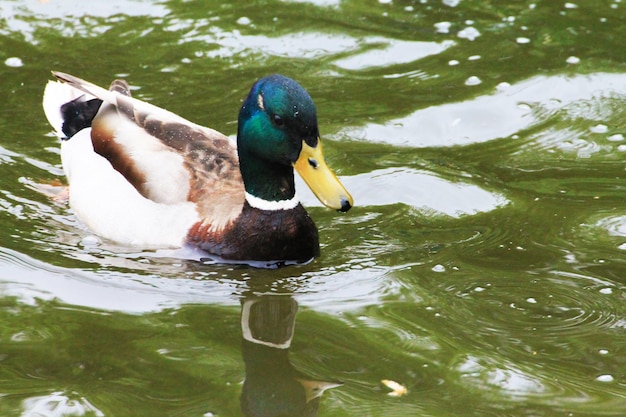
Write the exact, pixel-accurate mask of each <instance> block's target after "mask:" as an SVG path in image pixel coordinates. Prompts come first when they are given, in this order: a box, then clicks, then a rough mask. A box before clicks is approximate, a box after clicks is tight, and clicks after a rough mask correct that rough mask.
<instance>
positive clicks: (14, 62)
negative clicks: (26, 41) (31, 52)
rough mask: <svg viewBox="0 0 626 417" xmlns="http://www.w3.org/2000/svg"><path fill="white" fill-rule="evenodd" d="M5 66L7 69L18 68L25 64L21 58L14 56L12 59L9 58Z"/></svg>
mask: <svg viewBox="0 0 626 417" xmlns="http://www.w3.org/2000/svg"><path fill="white" fill-rule="evenodd" d="M4 65H6V66H7V67H13V68H18V67H22V66H24V62H22V60H21V59H20V58H18V57H16V56H12V57H11V58H7V59H6V60H5V61H4Z"/></svg>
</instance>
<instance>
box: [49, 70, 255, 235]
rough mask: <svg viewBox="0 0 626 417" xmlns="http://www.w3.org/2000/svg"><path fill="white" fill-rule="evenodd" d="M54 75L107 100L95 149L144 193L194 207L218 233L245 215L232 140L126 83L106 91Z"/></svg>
mask: <svg viewBox="0 0 626 417" xmlns="http://www.w3.org/2000/svg"><path fill="white" fill-rule="evenodd" d="M53 74H54V76H55V77H57V78H58V79H59V80H61V81H62V82H64V83H67V84H69V85H70V86H72V87H74V88H76V89H78V90H80V91H82V92H84V93H87V94H88V95H89V96H93V97H96V98H97V99H100V100H102V102H103V103H102V105H101V107H100V109H99V111H98V113H97V115H96V116H95V118H94V119H93V122H92V125H91V127H92V131H91V139H92V142H93V147H94V150H95V151H96V152H97V153H98V154H100V155H102V156H103V157H105V158H106V159H107V160H109V162H110V163H111V165H112V166H113V167H114V168H115V169H116V170H117V171H119V172H120V173H121V174H122V175H123V176H124V177H125V178H126V179H127V180H128V181H129V182H130V183H131V184H132V185H133V186H134V187H135V188H136V189H137V191H139V193H141V194H142V195H143V196H145V197H146V198H149V199H151V200H153V201H155V202H158V203H164V204H176V203H179V202H185V201H191V202H194V203H195V204H196V206H197V208H198V213H199V216H200V217H201V218H202V219H204V224H205V226H209V227H210V228H211V229H214V230H215V229H221V228H222V227H224V226H225V225H226V224H228V223H229V222H230V221H232V220H234V219H235V218H236V217H237V216H238V215H239V213H240V212H241V209H242V206H243V202H244V199H245V197H244V188H243V181H242V179H241V173H240V171H239V161H238V158H237V152H236V146H235V144H234V142H233V141H231V140H230V139H229V138H228V137H226V136H224V135H223V134H221V133H219V132H217V131H216V130H213V129H210V128H206V127H202V126H199V125H197V124H194V123H192V122H189V121H188V120H186V119H184V118H182V117H180V116H178V115H176V114H174V113H172V112H169V111H167V110H164V109H162V108H159V107H157V106H154V105H152V104H149V103H146V102H144V101H141V100H137V99H135V98H132V97H131V96H130V91H129V88H128V84H126V83H125V82H124V81H119V80H118V81H114V82H113V84H112V85H111V89H110V90H106V89H104V88H101V87H98V86H96V85H94V84H92V83H90V82H87V81H84V80H82V79H80V78H77V77H74V76H72V75H69V74H64V73H60V72H53Z"/></svg>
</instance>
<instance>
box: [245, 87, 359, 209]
mask: <svg viewBox="0 0 626 417" xmlns="http://www.w3.org/2000/svg"><path fill="white" fill-rule="evenodd" d="M237 150H238V153H239V164H240V168H241V174H242V176H243V181H244V184H245V187H246V192H247V193H248V194H251V195H252V196H254V197H256V198H260V199H262V200H266V201H270V202H272V201H282V200H290V199H292V198H293V197H294V194H295V186H294V181H293V168H296V170H297V171H298V173H299V174H300V176H301V177H302V178H303V179H304V181H305V182H306V183H307V185H308V186H309V187H310V188H311V190H312V191H313V192H314V193H315V195H316V196H317V198H319V200H320V201H321V202H322V203H323V204H324V205H326V206H327V207H330V208H334V209H337V210H341V211H347V210H348V209H350V207H352V204H353V200H352V196H351V195H350V194H349V193H348V191H347V190H346V189H345V188H344V186H343V185H342V184H341V183H340V182H339V180H338V179H337V177H336V176H335V174H334V173H333V172H332V171H331V170H330V169H329V168H328V166H327V165H326V162H325V161H324V155H323V153H322V145H321V142H320V138H319V130H318V127H317V112H316V110H315V105H314V104H313V100H312V99H311V96H309V94H308V93H307V92H306V90H305V89H304V88H302V87H301V86H300V85H299V84H298V83H297V82H295V81H294V80H292V79H290V78H287V77H284V76H282V75H270V76H268V77H265V78H262V79H260V80H259V81H257V82H256V84H254V86H252V89H251V90H250V94H249V95H248V97H247V98H246V101H245V102H244V104H243V106H242V107H241V111H240V112H239V128H238V133H237Z"/></svg>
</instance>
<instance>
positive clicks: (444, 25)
mask: <svg viewBox="0 0 626 417" xmlns="http://www.w3.org/2000/svg"><path fill="white" fill-rule="evenodd" d="M451 25H452V24H451V23H450V22H437V23H435V25H434V26H435V29H437V33H450V26H451Z"/></svg>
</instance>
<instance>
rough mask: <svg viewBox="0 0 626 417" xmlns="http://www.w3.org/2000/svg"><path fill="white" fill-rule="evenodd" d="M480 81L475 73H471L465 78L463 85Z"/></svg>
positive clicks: (476, 83) (475, 83)
mask: <svg viewBox="0 0 626 417" xmlns="http://www.w3.org/2000/svg"><path fill="white" fill-rule="evenodd" d="M480 83H482V81H481V80H480V78H478V77H477V76H475V75H472V76H471V77H469V78H468V79H467V80H465V85H478V84H480Z"/></svg>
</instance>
